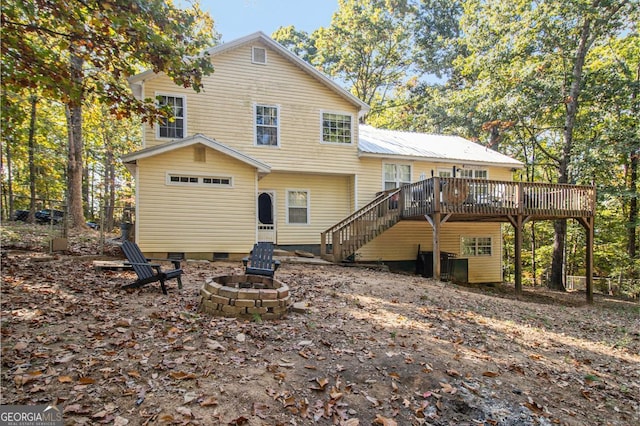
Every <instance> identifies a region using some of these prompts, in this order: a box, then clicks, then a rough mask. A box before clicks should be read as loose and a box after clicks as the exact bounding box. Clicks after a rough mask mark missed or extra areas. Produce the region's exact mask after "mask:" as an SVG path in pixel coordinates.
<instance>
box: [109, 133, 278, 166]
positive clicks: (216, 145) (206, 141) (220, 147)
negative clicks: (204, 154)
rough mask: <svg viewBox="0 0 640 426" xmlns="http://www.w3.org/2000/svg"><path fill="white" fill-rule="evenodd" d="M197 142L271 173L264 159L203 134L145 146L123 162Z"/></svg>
mask: <svg viewBox="0 0 640 426" xmlns="http://www.w3.org/2000/svg"><path fill="white" fill-rule="evenodd" d="M195 144H203V145H205V146H208V147H209V148H211V149H214V150H216V151H218V152H221V153H223V154H225V155H228V156H230V157H232V158H235V159H236V160H238V161H241V162H243V163H245V164H248V165H250V166H253V167H255V168H256V169H257V170H258V173H260V174H263V175H264V174H268V173H271V166H269V165H268V164H266V163H263V162H262V161H260V160H257V159H255V158H253V157H250V156H248V155H246V154H244V153H242V152H240V151H237V150H235V149H233V148H231V147H228V146H226V145H224V144H222V143H220V142H218V141H216V140H214V139H210V138H208V137H206V136H204V135H202V134H195V135H193V136H190V137H188V138H185V139H178V140H173V141H171V142H167V143H166V144H163V145H156V146H153V147H151V148H145V149H142V150H140V151H136V152H132V153H130V154H126V155H123V156H122V157H121V159H122V162H123V163H124V164H125V166H127V168H129V166H128V164H131V165H134V164H137V162H138V160H141V159H144V158H149V157H153V156H156V155H160V154H164V153H168V152H172V151H174V150H176V149H180V148H186V147H188V146H191V145H195ZM130 170H131V169H130Z"/></svg>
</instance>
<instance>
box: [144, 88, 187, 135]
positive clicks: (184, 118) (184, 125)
mask: <svg viewBox="0 0 640 426" xmlns="http://www.w3.org/2000/svg"><path fill="white" fill-rule="evenodd" d="M158 96H167V97H172V98H182V111H183V113H182V137H181V138H172V137H167V136H160V123H157V124H156V125H155V126H154V127H155V128H156V139H158V140H174V139H184V138H186V137H187V135H188V133H187V95H185V94H184V93H182V94H176V93H169V92H155V94H154V96H153V99H154V100H155V101H156V103H157V102H158Z"/></svg>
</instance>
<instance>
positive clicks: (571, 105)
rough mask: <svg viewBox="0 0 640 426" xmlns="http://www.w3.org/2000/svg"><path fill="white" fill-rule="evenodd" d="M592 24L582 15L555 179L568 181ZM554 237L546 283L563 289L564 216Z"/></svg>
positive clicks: (565, 231)
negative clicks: (582, 20)
mask: <svg viewBox="0 0 640 426" xmlns="http://www.w3.org/2000/svg"><path fill="white" fill-rule="evenodd" d="M591 25H592V20H591V19H590V18H585V21H584V23H583V24H582V31H581V33H580V41H579V42H578V48H577V49H576V60H575V63H574V64H573V72H572V81H571V87H570V89H569V93H568V94H567V96H566V101H565V105H566V106H565V108H566V114H565V120H564V135H563V136H564V146H563V148H562V157H561V158H560V166H559V167H558V183H569V163H570V161H571V155H572V150H573V129H574V127H575V124H576V116H577V115H578V99H579V97H580V92H581V90H582V77H583V71H582V69H583V67H584V62H585V59H586V56H587V52H588V51H589V48H590V46H591V40H590V36H591ZM553 229H554V231H555V232H554V233H555V235H554V238H553V255H552V258H551V280H550V281H549V287H551V288H552V289H555V290H562V291H565V290H566V288H565V286H564V280H563V276H562V269H563V264H564V245H565V240H566V238H567V220H566V219H560V220H557V221H555V222H554V225H553Z"/></svg>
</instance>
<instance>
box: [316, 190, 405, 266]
mask: <svg viewBox="0 0 640 426" xmlns="http://www.w3.org/2000/svg"><path fill="white" fill-rule="evenodd" d="M400 191H401V189H399V188H396V189H392V190H390V191H385V192H383V193H381V194H380V195H379V196H377V197H376V198H375V199H374V200H373V201H371V202H370V203H369V204H367V205H366V206H364V207H362V208H361V209H360V210H358V211H356V212H355V213H353V214H351V215H350V216H348V217H346V218H344V219H343V220H341V221H340V222H338V223H337V224H335V225H333V226H332V227H331V228H329V229H327V230H326V231H324V232H323V233H322V234H321V236H320V255H321V256H322V258H323V259H326V260H329V261H332V262H342V261H344V260H345V259H347V258H348V257H349V256H352V255H354V254H355V253H356V251H358V249H359V248H361V247H362V246H364V245H365V244H367V243H368V242H369V241H371V240H373V239H374V238H376V237H377V236H378V235H380V234H382V233H383V232H384V231H386V230H387V229H389V228H391V227H392V226H393V225H395V224H396V223H398V222H399V221H400V217H401V214H400V213H401V209H400V203H399V197H400Z"/></svg>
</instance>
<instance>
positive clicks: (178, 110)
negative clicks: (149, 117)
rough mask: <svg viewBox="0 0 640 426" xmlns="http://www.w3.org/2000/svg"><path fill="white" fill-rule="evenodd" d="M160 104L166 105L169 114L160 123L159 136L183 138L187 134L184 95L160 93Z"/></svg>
mask: <svg viewBox="0 0 640 426" xmlns="http://www.w3.org/2000/svg"><path fill="white" fill-rule="evenodd" d="M157 100H158V106H160V107H166V108H168V110H169V115H168V116H167V117H165V118H163V119H162V120H161V121H160V124H158V137H159V138H169V139H181V138H184V136H185V123H186V121H185V119H186V114H185V112H186V111H185V109H186V108H185V104H186V98H185V97H184V96H173V95H158V96H157Z"/></svg>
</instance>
